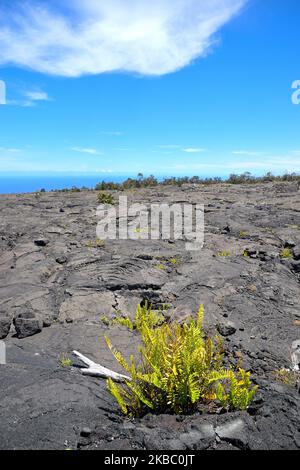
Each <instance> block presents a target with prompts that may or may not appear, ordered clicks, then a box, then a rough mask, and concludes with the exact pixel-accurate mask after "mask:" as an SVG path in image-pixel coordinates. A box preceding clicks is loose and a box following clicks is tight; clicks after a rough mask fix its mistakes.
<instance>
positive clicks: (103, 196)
mask: <svg viewBox="0 0 300 470" xmlns="http://www.w3.org/2000/svg"><path fill="white" fill-rule="evenodd" d="M98 203H99V204H108V205H110V206H113V205H114V204H115V203H116V201H115V198H114V197H113V195H112V194H109V193H104V192H101V193H99V194H98Z"/></svg>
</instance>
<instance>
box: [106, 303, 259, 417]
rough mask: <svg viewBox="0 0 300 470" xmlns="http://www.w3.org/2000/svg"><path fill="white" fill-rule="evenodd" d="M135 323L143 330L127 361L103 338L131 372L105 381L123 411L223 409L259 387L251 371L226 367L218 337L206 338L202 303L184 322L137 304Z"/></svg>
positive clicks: (242, 402) (242, 405) (237, 405)
mask: <svg viewBox="0 0 300 470" xmlns="http://www.w3.org/2000/svg"><path fill="white" fill-rule="evenodd" d="M135 327H136V330H137V331H138V332H139V334H140V336H141V346H140V348H139V358H138V360H136V359H135V358H134V357H133V356H131V357H130V360H129V362H127V361H126V360H125V359H124V357H123V355H122V354H121V353H120V352H119V351H117V350H116V349H115V348H114V346H113V345H112V344H111V342H110V340H109V339H108V338H106V342H107V344H108V347H109V348H110V349H111V351H112V353H113V354H114V356H115V358H116V360H117V361H118V362H119V363H120V365H121V366H122V367H123V368H124V369H125V371H126V372H127V374H128V376H129V377H130V380H126V381H125V383H122V384H116V383H115V382H113V380H112V379H108V381H107V385H108V389H109V391H110V392H111V393H112V395H113V396H114V397H115V399H116V400H117V402H118V404H119V406H120V408H121V410H122V412H123V413H125V414H129V415H132V416H137V415H141V414H143V413H146V412H147V411H151V410H152V412H155V413H176V414H181V413H184V414H189V413H192V412H194V411H196V410H197V409H199V407H200V406H203V405H207V406H208V405H210V404H211V403H213V404H215V405H217V406H218V408H223V409H226V410H234V409H246V408H247V407H248V405H249V403H250V401H251V399H252V397H253V395H254V394H255V392H256V389H257V387H255V386H252V384H251V380H250V373H248V372H246V371H244V370H243V369H241V368H240V369H238V370H237V371H234V370H232V369H226V368H224V366H223V355H224V350H223V344H222V341H221V339H220V337H218V336H217V337H216V338H215V341H213V340H212V339H211V338H205V334H204V330H203V307H202V306H201V307H200V309H199V311H198V315H197V319H196V320H193V319H190V320H189V321H188V322H187V323H186V324H183V325H181V324H178V323H176V322H172V323H170V324H167V323H162V322H161V318H158V317H157V314H156V313H155V312H153V311H152V309H151V307H148V306H147V305H146V306H144V307H141V306H138V308H137V312H136V320H135Z"/></svg>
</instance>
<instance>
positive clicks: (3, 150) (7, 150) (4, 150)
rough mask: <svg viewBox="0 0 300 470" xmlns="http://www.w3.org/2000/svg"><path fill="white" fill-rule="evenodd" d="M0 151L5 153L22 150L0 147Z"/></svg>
mask: <svg viewBox="0 0 300 470" xmlns="http://www.w3.org/2000/svg"><path fill="white" fill-rule="evenodd" d="M0 152H5V153H20V152H22V150H21V149H16V148H5V147H0Z"/></svg>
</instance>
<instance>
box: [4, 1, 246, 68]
mask: <svg viewBox="0 0 300 470" xmlns="http://www.w3.org/2000/svg"><path fill="white" fill-rule="evenodd" d="M247 1H248V0H210V1H203V0H202V1H200V0H152V1H151V2H149V1H148V0H126V2H125V1H124V0H110V1H97V0H85V1H84V2H83V1H82V0H68V1H66V2H61V1H60V0H52V1H51V2H49V3H51V7H49V6H47V4H46V2H41V1H38V0H27V1H26V2H24V1H23V0H14V2H13V6H12V5H10V2H1V3H2V5H1V6H0V18H1V19H0V50H1V56H0V64H1V65H6V64H14V65H17V66H21V67H26V68H28V67H29V68H31V69H33V70H36V71H39V72H43V73H49V74H56V75H62V76H70V77H75V76H80V75H82V74H99V73H104V72H111V71H116V70H117V71H127V72H135V73H140V74H146V75H163V74H166V73H170V72H174V71H176V70H178V69H180V68H182V67H185V66H186V65H188V64H190V63H191V62H192V61H193V60H194V59H196V58H198V57H203V56H205V55H206V54H207V53H208V51H209V50H210V48H211V46H212V44H213V43H214V42H215V33H216V32H217V31H218V30H219V29H220V28H221V27H222V26H223V25H224V24H226V23H227V22H228V21H230V20H231V19H232V17H233V16H234V15H236V14H237V13H239V12H240V10H241V8H242V7H243V6H244V5H245V3H246V2H247ZM62 3H63V6H62Z"/></svg>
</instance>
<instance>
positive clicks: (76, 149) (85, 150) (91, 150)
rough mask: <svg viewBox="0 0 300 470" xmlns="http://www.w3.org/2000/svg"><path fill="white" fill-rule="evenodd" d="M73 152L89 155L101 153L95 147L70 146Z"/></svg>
mask: <svg viewBox="0 0 300 470" xmlns="http://www.w3.org/2000/svg"><path fill="white" fill-rule="evenodd" d="M71 150H73V152H79V153H87V154H89V155H101V152H99V150H97V149H95V148H86V147H72V148H71Z"/></svg>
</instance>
